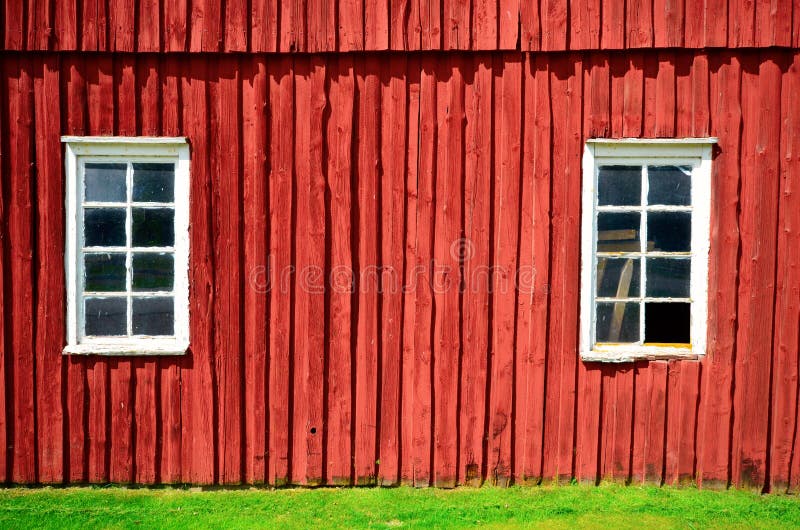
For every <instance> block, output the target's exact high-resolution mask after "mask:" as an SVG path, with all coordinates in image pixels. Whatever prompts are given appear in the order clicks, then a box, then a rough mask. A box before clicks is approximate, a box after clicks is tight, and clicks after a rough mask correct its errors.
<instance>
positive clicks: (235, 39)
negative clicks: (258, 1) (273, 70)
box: [223, 2, 251, 52]
mask: <svg viewBox="0 0 800 530" xmlns="http://www.w3.org/2000/svg"><path fill="white" fill-rule="evenodd" d="M224 5H225V13H224V16H225V28H224V29H223V31H224V34H225V44H224V51H226V52H243V51H247V49H248V48H247V43H248V42H249V38H250V35H249V33H248V29H249V26H250V22H249V21H248V18H250V17H251V13H250V12H248V10H247V7H248V5H247V2H225V3H224Z"/></svg>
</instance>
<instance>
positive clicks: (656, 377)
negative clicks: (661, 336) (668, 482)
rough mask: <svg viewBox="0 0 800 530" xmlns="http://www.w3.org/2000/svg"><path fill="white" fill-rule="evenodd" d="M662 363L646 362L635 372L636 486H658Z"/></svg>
mask: <svg viewBox="0 0 800 530" xmlns="http://www.w3.org/2000/svg"><path fill="white" fill-rule="evenodd" d="M668 368H669V365H668V363H667V362H664V361H650V362H649V363H647V366H646V367H644V366H638V367H637V372H636V410H635V411H634V414H635V418H636V421H635V424H634V439H633V476H634V477H635V479H636V481H637V482H647V483H651V484H661V481H662V480H663V478H664V477H663V470H664V455H665V448H664V440H665V435H664V433H665V428H666V416H667V401H666V400H667V371H668Z"/></svg>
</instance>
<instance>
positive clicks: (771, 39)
mask: <svg viewBox="0 0 800 530" xmlns="http://www.w3.org/2000/svg"><path fill="white" fill-rule="evenodd" d="M755 12H756V16H755V25H754V31H755V45H756V46H758V47H769V46H791V41H792V2H791V0H760V1H757V2H755Z"/></svg>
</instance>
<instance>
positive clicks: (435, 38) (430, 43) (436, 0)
mask: <svg viewBox="0 0 800 530" xmlns="http://www.w3.org/2000/svg"><path fill="white" fill-rule="evenodd" d="M418 1H419V22H420V27H421V28H422V32H421V38H422V40H421V45H420V49H422V50H441V49H442V10H441V7H442V4H441V2H440V0H418ZM498 23H499V21H498Z"/></svg>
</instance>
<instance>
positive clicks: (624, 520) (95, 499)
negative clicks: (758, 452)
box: [0, 485, 800, 530]
mask: <svg viewBox="0 0 800 530" xmlns="http://www.w3.org/2000/svg"><path fill="white" fill-rule="evenodd" d="M473 526H481V527H486V528H530V527H534V528H535V527H546V528H564V529H567V528H574V527H576V526H578V527H583V528H642V527H645V528H789V527H798V526H800V498H797V497H791V496H781V495H766V496H759V495H756V494H753V493H748V492H744V491H722V492H716V491H706V490H703V491H699V490H697V489H693V488H686V489H673V488H654V487H643V488H641V487H623V486H617V485H603V486H600V487H585V486H561V487H549V486H548V487H513V488H507V489H499V488H491V487H486V488H482V489H470V488H461V489H455V490H435V489H419V490H415V489H411V488H395V489H388V488H382V489H379V488H374V489H373V488H369V489H367V488H357V489H327V488H321V489H279V490H267V489H250V490H216V491H196V490H190V489H151V490H148V489H125V488H117V487H107V488H101V487H94V488H88V487H87V488H63V489H60V488H42V489H26V488H13V489H5V490H0V528H31V527H35V528H59V529H61V528H80V529H87V528H153V527H159V528H163V527H167V528H207V527H212V528H314V529H316V530H323V529H327V528H463V527H473Z"/></svg>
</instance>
